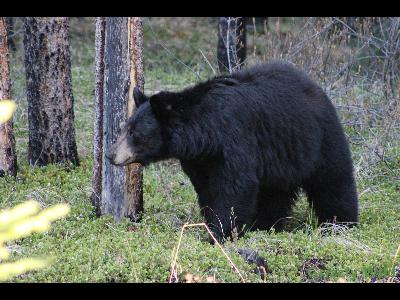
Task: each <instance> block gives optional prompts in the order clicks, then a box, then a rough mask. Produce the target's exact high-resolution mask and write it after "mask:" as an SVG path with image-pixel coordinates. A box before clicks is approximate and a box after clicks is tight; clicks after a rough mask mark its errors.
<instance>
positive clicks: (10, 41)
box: [5, 17, 17, 51]
mask: <svg viewBox="0 0 400 300" xmlns="http://www.w3.org/2000/svg"><path fill="white" fill-rule="evenodd" d="M5 21H6V24H7V37H8V46H9V47H10V49H11V50H12V51H15V50H17V47H16V46H15V43H14V18H13V17H6V18H5Z"/></svg>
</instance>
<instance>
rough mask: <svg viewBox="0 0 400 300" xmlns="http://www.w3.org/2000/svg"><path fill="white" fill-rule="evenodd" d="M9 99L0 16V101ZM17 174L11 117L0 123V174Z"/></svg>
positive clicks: (4, 32) (3, 23) (7, 62)
mask: <svg viewBox="0 0 400 300" xmlns="http://www.w3.org/2000/svg"><path fill="white" fill-rule="evenodd" d="M10 99H11V81H10V60H9V55H8V43H7V29H6V20H5V18H3V17H0V101H3V100H10ZM7 173H8V174H10V175H12V176H16V175H17V154H16V153H15V137H14V133H13V122H12V119H11V120H8V121H6V122H5V123H0V176H4V175H5V174H7Z"/></svg>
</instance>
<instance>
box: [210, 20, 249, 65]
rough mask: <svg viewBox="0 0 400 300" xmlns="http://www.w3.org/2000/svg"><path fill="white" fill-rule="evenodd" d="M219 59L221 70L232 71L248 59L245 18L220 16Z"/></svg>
mask: <svg viewBox="0 0 400 300" xmlns="http://www.w3.org/2000/svg"><path fill="white" fill-rule="evenodd" d="M217 59H218V68H219V71H220V72H226V71H227V72H229V73H232V72H233V71H235V70H237V69H240V68H241V66H242V64H243V62H244V60H245V59H246V24H245V20H244V18H242V17H236V18H235V17H220V18H219V22H218V49H217Z"/></svg>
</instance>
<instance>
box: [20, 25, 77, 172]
mask: <svg viewBox="0 0 400 300" xmlns="http://www.w3.org/2000/svg"><path fill="white" fill-rule="evenodd" d="M24 21H25V22H24V27H25V34H24V48H25V70H26V85H27V100H28V121H29V145H28V159H29V163H30V164H31V165H47V164H49V163H57V162H68V161H70V162H73V163H75V164H78V153H77V148H76V142H75V129H74V110H73V104H74V98H73V95H72V86H71V58H70V56H71V55H70V49H69V33H68V30H69V25H68V18H59V17H57V18H44V17H40V18H36V17H34V18H33V17H28V18H25V20H24Z"/></svg>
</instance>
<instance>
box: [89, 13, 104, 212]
mask: <svg viewBox="0 0 400 300" xmlns="http://www.w3.org/2000/svg"><path fill="white" fill-rule="evenodd" d="M105 25H106V23H105V18H104V17H99V18H97V21H96V42H95V43H96V58H95V61H96V70H95V74H96V86H95V91H94V98H95V110H96V111H95V115H96V116H95V124H94V141H93V177H92V186H93V194H92V204H93V205H94V207H95V208H96V214H97V216H99V215H100V214H101V211H100V204H101V181H102V176H101V174H102V169H103V168H102V167H103V111H104V103H103V90H104V43H105V34H106V32H105Z"/></svg>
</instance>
